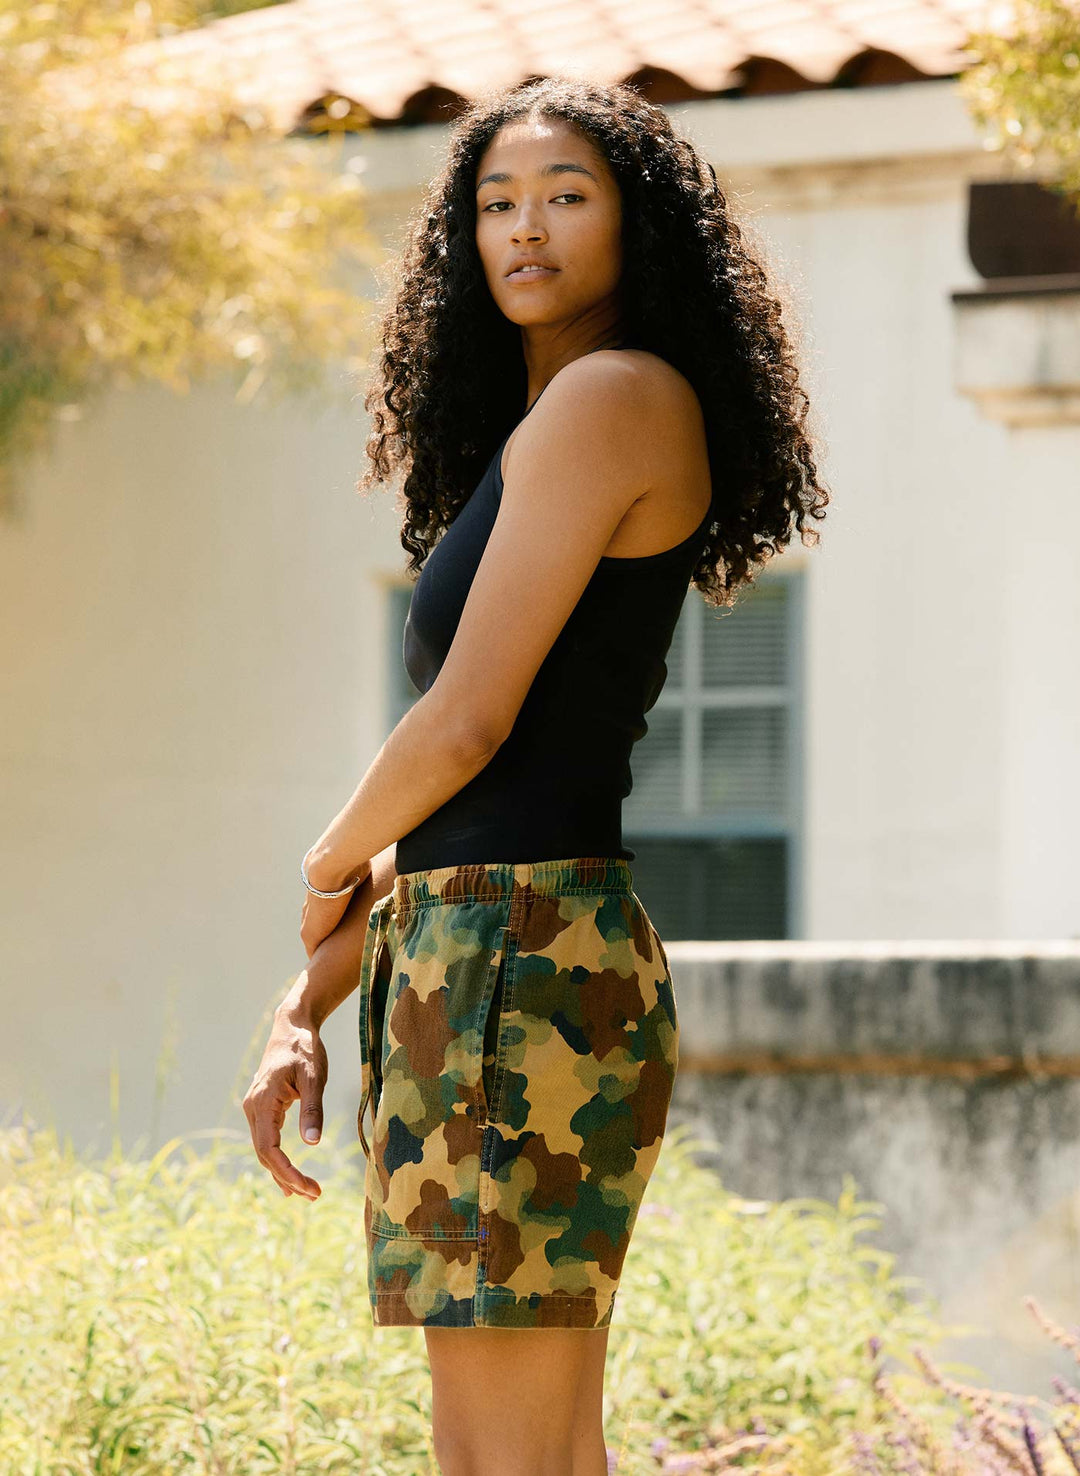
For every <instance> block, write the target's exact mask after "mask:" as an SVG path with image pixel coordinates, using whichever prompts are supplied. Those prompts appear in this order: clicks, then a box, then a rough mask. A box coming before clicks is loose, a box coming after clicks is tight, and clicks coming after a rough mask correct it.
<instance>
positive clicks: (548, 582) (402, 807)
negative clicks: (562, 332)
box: [301, 352, 658, 954]
mask: <svg viewBox="0 0 1080 1476" xmlns="http://www.w3.org/2000/svg"><path fill="white" fill-rule="evenodd" d="M556 381H557V382H556ZM656 420H657V397H656V395H655V394H654V393H650V384H649V381H648V378H646V377H643V376H642V375H641V374H640V372H638V371H637V370H635V369H632V367H631V366H630V365H629V364H627V363H626V360H625V356H624V355H623V354H620V353H617V352H613V353H612V354H610V355H608V354H603V353H594V354H588V355H585V356H584V357H582V358H581V359H578V360H574V361H573V362H571V363H570V364H568V365H566V366H565V367H564V368H563V369H561V370H560V371H559V373H558V375H557V376H556V379H555V380H553V381H552V383H551V385H550V386H549V388H548V390H547V392H546V393H545V394H544V397H543V399H542V401H541V402H540V403H539V404H538V405H537V407H536V409H535V411H534V412H533V413H532V414H530V415H529V416H528V417H527V419H525V420H524V421H523V422H522V423H521V425H520V428H519V429H518V431H517V432H516V434H515V442H516V444H515V445H514V447H513V448H512V455H511V462H510V464H508V466H507V471H506V477H505V478H504V485H503V493H502V499H501V502H500V505H499V511H498V514H497V516H496V519H495V523H494V526H493V527H492V530H491V534H490V536H489V537H488V541H487V544H486V546H485V548H484V553H483V555H482V557H481V559H480V563H479V565H478V567H477V570H476V574H475V575H474V577H473V581H472V584H471V586H470V589H469V594H468V597H467V599H466V601H465V607H464V609H463V611H462V614H461V619H460V620H459V622H458V627H457V630H456V632H455V634H454V639H453V641H452V642H451V645H450V650H449V651H448V653H447V656H446V659H445V661H444V662H443V664H442V667H441V668H440V670H439V674H438V676H437V677H436V678H435V681H434V682H433V683H432V685H431V687H430V688H429V689H428V691H427V692H425V693H424V695H423V696H422V697H421V698H420V699H419V700H418V701H417V702H416V703H415V704H414V706H413V707H411V708H410V709H409V711H408V712H406V714H405V716H404V717H403V718H402V719H401V721H400V722H399V723H398V725H397V727H395V729H394V731H393V732H392V733H391V734H390V736H389V738H387V740H386V742H385V743H384V744H383V746H382V748H381V749H380V750H379V753H378V754H377V755H376V757H375V759H374V761H373V762H372V765H371V767H370V768H369V769H368V771H367V773H366V774H365V775H364V777H363V779H362V780H361V781H360V784H359V785H358V787H357V789H356V791H355V792H354V794H353V796H352V798H351V799H350V800H349V801H348V803H347V804H346V805H345V807H344V809H342V811H341V812H340V814H338V815H337V816H336V817H335V818H334V820H333V821H331V823H330V825H329V826H328V827H327V829H326V830H325V832H324V833H323V835H322V836H321V837H320V838H319V840H318V841H317V842H316V843H315V845H314V846H313V847H312V850H311V852H310V853H309V857H308V864H307V871H308V879H309V881H310V882H311V884H312V886H314V887H317V888H318V889H319V890H320V891H335V890H336V889H337V888H339V887H343V886H345V885H347V884H348V883H349V882H350V881H352V880H353V879H354V878H355V877H356V875H357V872H358V870H359V871H360V874H361V876H365V875H366V871H365V870H364V869H363V868H364V867H365V865H366V862H365V860H364V858H365V857H368V856H374V855H376V854H377V853H378V852H379V851H381V850H382V849H383V847H385V846H388V845H390V844H392V843H393V842H395V841H398V840H400V839H401V837H402V836H403V835H405V834H406V833H407V832H408V831H410V830H411V829H413V827H414V826H416V825H419V823H420V822H421V820H425V819H426V818H427V817H428V816H429V815H430V814H432V813H433V812H434V811H435V810H436V809H438V807H439V806H440V805H442V804H444V803H445V802H446V801H447V800H448V799H450V798H451V797H452V796H453V795H455V794H457V792H458V790H460V789H462V788H463V787H464V786H465V785H466V784H467V783H468V782H469V780H470V779H472V778H474V777H475V776H476V775H477V774H478V773H479V772H480V771H481V769H483V768H484V766H485V765H486V764H487V763H488V762H489V760H490V759H491V757H492V755H493V754H494V753H495V751H496V750H497V749H498V748H499V746H500V744H501V743H503V742H504V741H505V739H506V737H507V735H508V734H509V732H510V730H511V728H512V726H513V723H514V721H515V719H516V717H517V714H518V712H519V711H520V709H521V706H522V703H523V702H524V701H525V697H526V696H527V694H528V691H529V688H530V686H531V685H532V682H533V679H534V678H535V676H536V673H537V671H538V670H539V668H540V665H541V663H542V661H543V660H544V657H545V656H546V655H547V653H548V651H549V650H550V649H551V647H552V645H553V644H554V642H555V639H556V637H557V636H558V634H559V632H560V630H561V629H562V628H563V626H564V625H565V623H566V620H567V618H568V616H569V615H570V613H571V611H572V610H573V609H574V606H575V605H576V604H577V602H578V600H579V599H580V598H581V594H582V592H583V590H584V589H585V586H586V585H587V584H588V582H589V579H590V578H591V577H592V574H593V572H594V570H595V569H596V566H597V564H598V563H599V560H600V556H601V554H602V553H603V551H604V549H605V548H606V547H607V545H608V543H609V542H610V541H611V536H612V534H613V533H614V531H615V529H616V528H617V527H618V525H619V523H620V522H621V520H622V518H623V517H624V516H625V514H626V512H627V511H628V509H629V508H630V507H631V506H632V504H633V503H634V502H635V501H637V499H638V498H640V497H642V496H644V495H645V493H646V492H647V491H648V488H649V486H650V478H651V477H652V475H653V473H654V472H655V469H656V468H655V460H656V457H657V454H658V453H657V449H656V448H657V443H658V438H657V434H656ZM567 721H573V715H572V714H568V715H567ZM528 782H529V776H528V774H523V775H522V783H523V784H527V783H528ZM347 906H348V898H347V897H343V898H340V899H337V900H322V899H319V898H315V897H310V896H309V898H308V901H307V903H306V905H305V926H304V928H303V929H302V933H301V936H302V937H303V939H304V944H305V947H307V948H308V951H309V954H310V952H311V951H312V950H313V949H314V948H316V947H317V946H318V944H319V943H320V942H321V941H322V939H323V938H324V937H326V936H327V934H328V933H330V932H331V931H332V930H333V929H334V928H335V927H336V926H337V923H338V920H339V919H340V918H341V916H342V915H343V914H344V911H345V908H346V907H347Z"/></svg>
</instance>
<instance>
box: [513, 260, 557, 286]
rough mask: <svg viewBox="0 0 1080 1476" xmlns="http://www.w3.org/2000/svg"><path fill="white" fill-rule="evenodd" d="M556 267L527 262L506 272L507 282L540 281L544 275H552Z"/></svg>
mask: <svg viewBox="0 0 1080 1476" xmlns="http://www.w3.org/2000/svg"><path fill="white" fill-rule="evenodd" d="M558 270H559V269H558V267H549V266H542V265H533V264H531V263H530V264H529V265H526V266H520V267H517V268H515V270H514V271H512V272H508V273H507V274H506V280H507V281H508V282H542V281H543V280H544V278H545V277H553V276H554V275H555V273H556V272H557V271H558Z"/></svg>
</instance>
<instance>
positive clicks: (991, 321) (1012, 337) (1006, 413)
mask: <svg viewBox="0 0 1080 1476" xmlns="http://www.w3.org/2000/svg"><path fill="white" fill-rule="evenodd" d="M952 300H953V312H954V315H955V322H956V339H955V368H954V376H955V383H956V388H957V389H958V390H959V391H960V393H961V394H965V395H970V396H971V398H972V399H973V400H975V402H976V404H977V405H978V406H979V408H980V410H981V411H982V412H983V414H984V415H986V416H988V417H989V418H990V419H991V420H998V421H1001V422H1002V423H1003V424H1005V425H1011V426H1037V425H1043V426H1044V425H1078V424H1080V276H1077V277H1065V278H1056V279H1054V281H1053V282H1052V283H1050V282H1043V283H1040V284H1038V285H1037V286H1033V285H1032V282H1031V281H1030V279H1024V281H1023V282H1019V283H1018V282H1015V281H1014V282H1012V283H1011V284H1010V283H1004V282H1001V283H997V284H988V286H987V288H986V289H984V290H981V291H974V292H972V291H961V292H954V293H953V294H952Z"/></svg>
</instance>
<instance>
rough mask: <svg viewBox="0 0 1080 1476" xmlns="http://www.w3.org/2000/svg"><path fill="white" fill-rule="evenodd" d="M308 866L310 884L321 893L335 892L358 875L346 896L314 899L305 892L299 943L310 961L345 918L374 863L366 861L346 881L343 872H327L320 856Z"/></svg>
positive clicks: (354, 868)
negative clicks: (342, 876) (317, 949)
mask: <svg viewBox="0 0 1080 1476" xmlns="http://www.w3.org/2000/svg"><path fill="white" fill-rule="evenodd" d="M306 866H307V878H308V881H309V882H310V883H311V885H312V886H313V887H316V888H318V890H319V891H320V892H336V891H338V890H339V889H340V888H341V887H343V886H345V885H346V884H347V883H348V882H350V881H352V880H353V879H354V878H355V877H357V876H359V881H358V882H357V885H356V887H355V888H354V889H353V891H352V892H350V893H349V894H348V895H347V896H345V897H315V896H313V895H312V893H311V892H308V891H305V892H304V907H303V911H302V912H301V915H300V941H301V943H303V945H304V951H305V953H306V954H307V956H308V958H310V957H311V956H312V954H313V953H314V952H315V950H316V948H318V946H319V944H320V943H321V942H322V941H323V939H324V938H329V936H330V934H331V933H332V932H333V931H334V929H335V928H336V927H337V925H338V923H339V922H340V921H341V919H342V918H343V917H344V916H345V910H346V908H347V907H348V905H349V903H350V901H351V900H352V898H353V897H354V896H355V894H356V892H357V891H359V889H360V887H362V886H363V884H364V882H365V880H366V879H367V878H368V877H369V876H370V875H371V862H370V861H365V862H364V863H363V866H362V867H361V868H360V870H359V871H357V868H356V867H355V866H354V867H353V868H352V871H351V872H350V873H349V875H348V876H347V877H346V878H345V879H344V880H342V878H341V875H340V873H336V874H335V873H334V872H333V871H331V870H328V868H327V864H326V862H325V861H320V859H319V857H318V856H317V855H311V856H310V859H309V860H308V861H307V863H306Z"/></svg>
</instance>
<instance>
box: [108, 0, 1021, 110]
mask: <svg viewBox="0 0 1080 1476" xmlns="http://www.w3.org/2000/svg"><path fill="white" fill-rule="evenodd" d="M995 8H996V9H998V10H999V12H1000V6H999V5H997V6H995ZM990 9H991V0H618V3H614V0H288V3H286V4H281V5H276V6H271V7H270V8H269V9H266V10H256V11H249V12H246V13H244V14H242V15H236V16H231V17H229V18H228V19H225V20H220V21H215V22H213V23H212V24H210V25H208V26H204V27H202V28H201V29H199V30H197V31H191V32H184V33H181V34H179V35H177V36H173V37H170V38H167V39H165V40H162V41H155V42H151V43H148V44H146V45H143V46H139V47H133V48H130V51H129V55H130V56H131V58H132V59H133V60H141V59H143V58H149V59H156V58H158V57H160V56H162V55H167V56H168V57H169V58H170V59H171V60H175V62H176V63H177V64H178V65H182V66H186V65H192V66H197V67H198V68H199V69H200V70H201V71H202V72H204V73H205V72H211V71H213V72H216V73H220V72H221V71H222V70H224V71H225V72H226V73H227V74H229V75H230V76H231V77H232V79H233V86H234V90H235V91H236V92H237V94H238V95H239V97H240V99H241V100H242V101H243V102H244V103H245V104H257V105H259V106H261V107H262V108H263V109H264V110H265V111H267V112H269V113H270V114H271V115H272V116H273V117H274V119H275V121H276V122H278V123H279V124H280V125H281V126H284V127H289V126H291V125H292V124H294V123H295V122H297V121H298V120H299V118H300V117H301V115H302V114H303V112H304V110H305V108H307V107H309V106H311V105H313V104H316V103H317V102H318V101H319V100H320V99H321V98H322V97H323V96H324V95H325V94H327V93H339V94H341V95H343V96H345V97H348V98H350V99H351V100H352V101H353V102H354V103H357V104H359V105H360V106H361V108H363V109H366V111H367V112H368V113H369V114H370V115H372V117H373V118H374V119H375V120H376V121H380V122H387V123H390V122H393V121H395V120H397V119H400V118H402V117H403V116H406V115H407V113H408V109H409V107H410V101H411V100H412V99H415V98H417V97H418V96H422V95H423V94H425V92H426V91H427V90H428V89H432V88H434V89H436V90H438V91H441V92H449V93H451V94H456V95H458V96H460V97H462V98H466V99H467V98H468V97H470V96H471V95H473V94H474V93H475V92H476V91H477V90H478V89H479V88H481V87H484V86H490V85H492V84H497V83H501V82H509V81H512V80H514V79H516V78H517V77H521V76H525V75H531V74H534V73H540V74H543V73H547V72H553V71H566V72H572V73H575V74H582V73H584V74H588V75H591V76H595V77H597V78H598V79H600V80H603V81H616V80H623V79H626V78H629V77H631V76H634V75H635V74H636V73H639V72H643V71H646V70H649V71H651V72H653V73H656V74H659V77H660V78H661V79H663V78H664V75H665V74H671V76H670V77H669V78H668V83H669V85H670V84H678V83H680V82H681V83H682V84H683V86H684V87H685V88H688V89H690V90H696V91H697V92H704V93H706V94H712V93H717V92H723V91H727V90H730V89H732V88H736V87H739V86H741V85H742V84H743V81H744V74H743V71H742V69H743V67H744V66H745V64H747V63H748V62H752V61H757V62H759V63H760V62H768V61H772V62H778V63H781V64H783V66H784V67H786V68H790V69H791V72H792V73H793V74H795V76H794V78H793V79H792V85H794V86H798V85H799V79H802V80H803V81H804V82H805V84H806V85H807V86H820V85H823V84H827V83H829V82H831V81H833V80H834V79H835V78H836V76H837V73H838V72H839V71H840V69H841V68H842V67H844V66H845V64H847V63H849V62H850V61H851V60H852V58H854V57H858V56H860V55H862V54H864V53H867V52H873V51H883V52H889V53H893V54H895V55H896V56H898V57H899V58H900V59H901V61H902V62H905V63H908V64H909V66H910V67H913V68H915V69H916V70H917V73H920V74H923V75H925V76H929V77H935V76H948V75H952V74H954V73H957V72H959V71H961V70H962V69H963V67H964V65H965V60H966V59H965V56H964V54H963V47H964V44H965V39H966V33H967V30H968V29H969V27H970V28H974V27H976V26H980V25H989V23H990V22H989V16H990ZM780 75H781V76H783V75H784V74H782V73H781V74H780ZM898 75H899V76H902V75H908V74H907V73H906V72H902V73H899V74H898ZM658 85H659V84H658ZM765 86H766V87H767V86H768V84H765ZM759 90H760V89H759ZM656 95H657V97H658V100H659V101H665V100H666V98H665V97H664V95H663V93H662V91H661V92H659V93H657V94H656ZM684 95H685V94H684Z"/></svg>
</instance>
